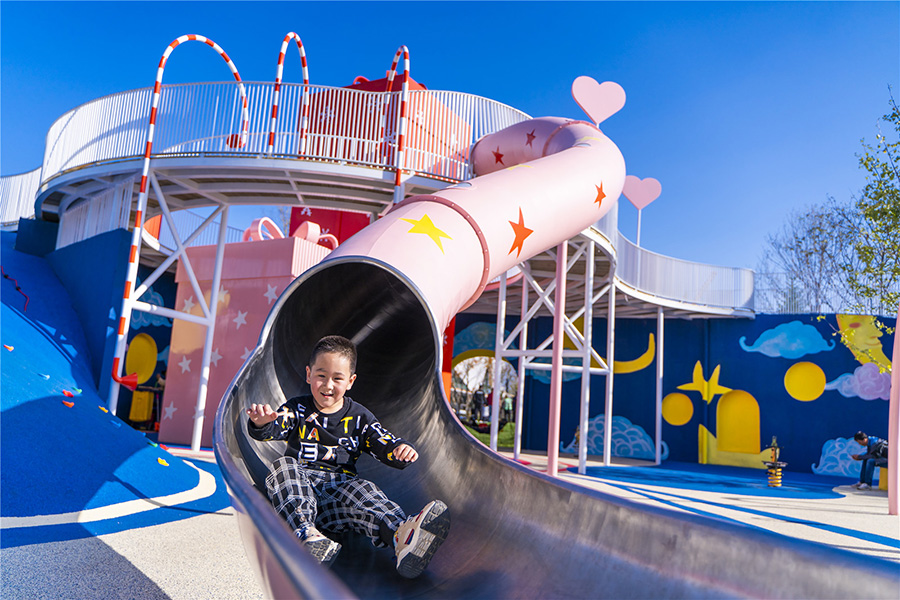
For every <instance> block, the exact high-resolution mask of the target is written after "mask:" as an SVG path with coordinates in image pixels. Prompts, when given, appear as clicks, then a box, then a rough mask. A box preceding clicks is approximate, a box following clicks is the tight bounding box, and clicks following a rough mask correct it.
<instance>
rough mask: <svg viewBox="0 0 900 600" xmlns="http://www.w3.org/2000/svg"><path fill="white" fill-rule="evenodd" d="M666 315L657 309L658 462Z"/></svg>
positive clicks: (660, 448)
mask: <svg viewBox="0 0 900 600" xmlns="http://www.w3.org/2000/svg"><path fill="white" fill-rule="evenodd" d="M665 324H666V316H665V315H664V314H663V309H662V306H660V307H658V308H657V309H656V459H655V460H656V464H659V463H660V462H662V458H661V457H662V392H663V343H664V341H663V333H664V331H665Z"/></svg>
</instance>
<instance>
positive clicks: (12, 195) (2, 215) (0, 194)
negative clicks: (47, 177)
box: [0, 167, 41, 224]
mask: <svg viewBox="0 0 900 600" xmlns="http://www.w3.org/2000/svg"><path fill="white" fill-rule="evenodd" d="M40 185H41V168H40V167H38V168H37V169H34V170H33V171H28V172H27V173H19V174H18V175H9V176H7V177H0V200H2V202H0V223H3V224H6V223H13V222H15V221H18V220H19V219H20V218H22V217H25V218H28V217H33V216H34V199H35V197H36V196H37V191H38V187H40Z"/></svg>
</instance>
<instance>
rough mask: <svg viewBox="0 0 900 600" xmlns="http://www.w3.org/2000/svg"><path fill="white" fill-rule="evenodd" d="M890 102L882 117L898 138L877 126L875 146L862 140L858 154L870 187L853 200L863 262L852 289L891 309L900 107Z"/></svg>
mask: <svg viewBox="0 0 900 600" xmlns="http://www.w3.org/2000/svg"><path fill="white" fill-rule="evenodd" d="M890 106H891V111H890V112H889V113H888V114H886V115H884V116H883V117H882V121H883V122H884V123H885V124H886V125H888V126H889V127H890V129H891V130H892V131H891V132H890V133H891V135H892V136H893V137H894V140H893V141H891V140H889V139H888V137H887V136H886V135H885V134H884V132H883V131H882V130H881V127H880V126H879V132H878V135H877V136H876V138H875V139H876V142H875V145H874V146H872V145H870V144H867V143H866V142H865V140H863V148H864V152H863V154H861V155H859V165H860V167H861V168H863V169H865V170H866V172H867V175H866V186H865V188H863V190H862V194H861V195H860V196H859V197H858V198H855V199H854V200H855V202H854V204H855V208H856V210H857V213H858V215H859V217H860V218H859V221H858V223H857V228H856V232H855V236H854V244H853V248H854V250H855V252H856V255H857V257H858V258H859V264H858V265H857V268H856V269H854V270H852V271H850V272H848V283H849V285H850V287H851V289H852V290H853V291H854V292H855V293H856V294H857V295H858V296H859V297H861V298H865V299H867V300H870V301H873V302H874V303H875V304H880V305H881V306H882V307H883V308H884V309H886V310H887V311H890V309H891V307H896V306H897V303H898V302H900V163H898V158H900V109H898V107H897V103H896V102H895V101H894V99H893V97H891V101H890Z"/></svg>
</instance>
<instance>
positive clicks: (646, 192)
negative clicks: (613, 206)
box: [622, 175, 662, 210]
mask: <svg viewBox="0 0 900 600" xmlns="http://www.w3.org/2000/svg"><path fill="white" fill-rule="evenodd" d="M622 193H623V194H624V195H625V197H626V198H628V201H629V202H631V203H632V204H634V207H635V208H636V209H638V210H641V209H642V208H644V207H645V206H647V205H648V204H650V203H651V202H653V201H654V200H656V199H657V198H659V195H660V194H661V193H662V184H660V183H659V181H657V180H656V179H653V178H652V177H648V178H647V179H641V178H639V177H635V176H634V175H628V176H627V177H625V185H624V187H622Z"/></svg>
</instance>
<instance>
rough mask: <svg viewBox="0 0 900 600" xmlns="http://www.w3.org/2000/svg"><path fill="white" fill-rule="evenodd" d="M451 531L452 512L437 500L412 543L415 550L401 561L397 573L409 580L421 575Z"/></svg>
mask: <svg viewBox="0 0 900 600" xmlns="http://www.w3.org/2000/svg"><path fill="white" fill-rule="evenodd" d="M449 531H450V511H449V510H448V509H447V505H446V504H444V503H443V502H441V501H440V500H437V501H435V502H434V504H433V505H432V506H431V508H429V509H428V512H427V513H426V514H425V516H424V517H423V518H422V525H420V526H419V528H418V530H417V531H416V533H415V535H414V536H413V539H412V540H411V541H410V543H411V544H413V546H414V548H413V550H412V551H411V552H410V553H409V554H407V555H406V556H404V557H403V558H402V559H401V560H400V563H399V564H398V565H397V572H398V573H400V575H401V576H402V577H406V578H407V579H414V578H416V577H418V576H419V575H421V574H422V571H424V570H425V568H426V567H427V566H428V563H429V562H431V559H432V557H433V556H434V553H435V552H436V551H437V549H438V548H439V547H440V545H441V544H443V543H444V540H446V539H447V533H448V532H449Z"/></svg>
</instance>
